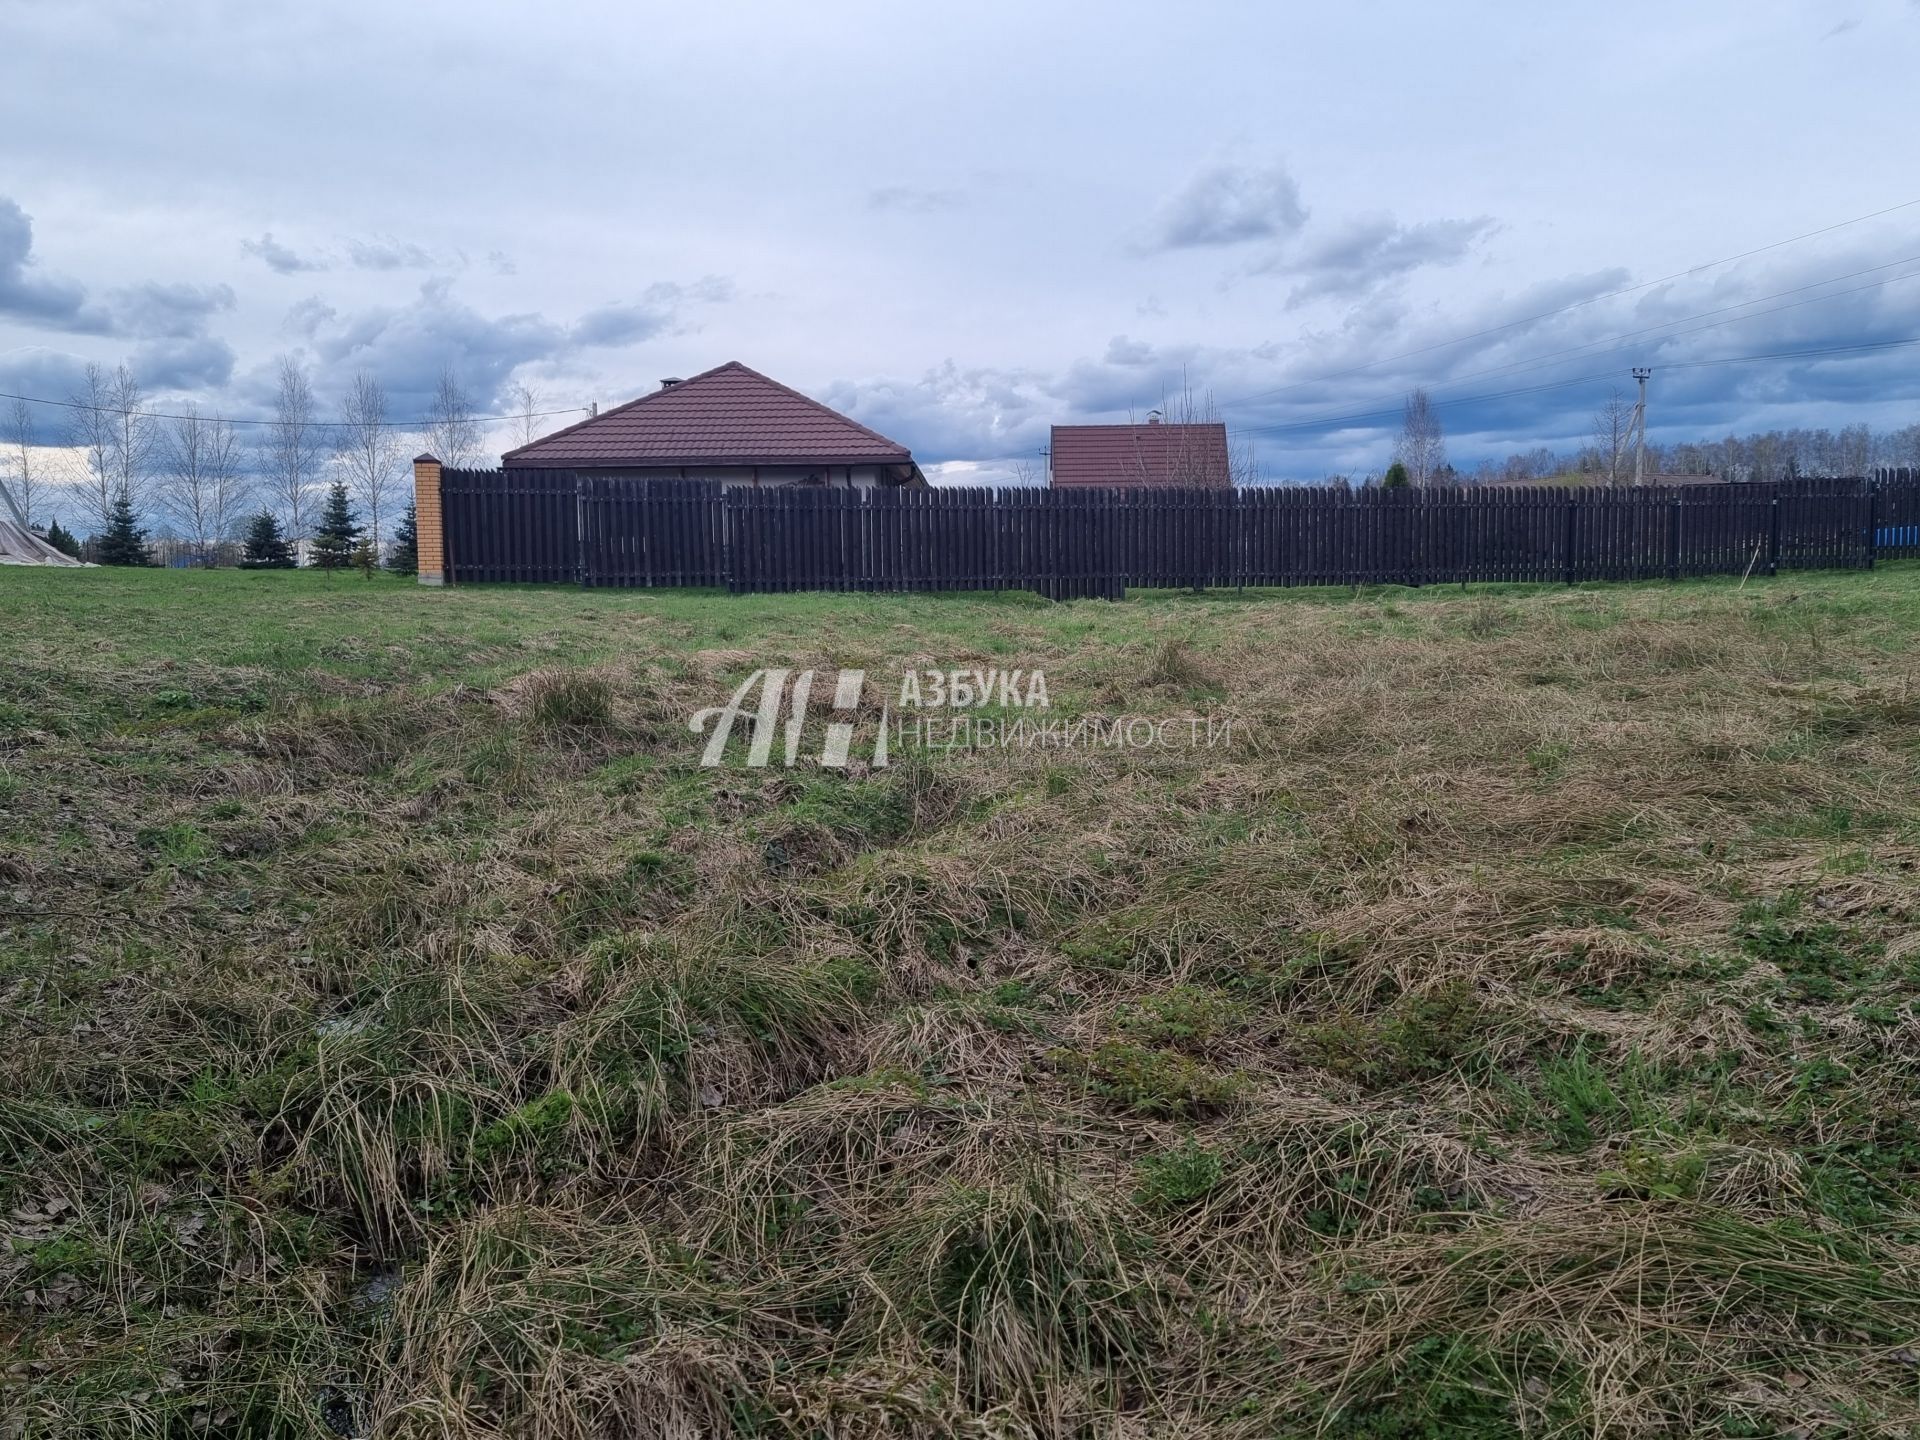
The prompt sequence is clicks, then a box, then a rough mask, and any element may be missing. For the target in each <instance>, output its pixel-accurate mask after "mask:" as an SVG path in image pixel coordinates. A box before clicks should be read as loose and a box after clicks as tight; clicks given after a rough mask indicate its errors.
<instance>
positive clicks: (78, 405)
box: [67, 364, 158, 528]
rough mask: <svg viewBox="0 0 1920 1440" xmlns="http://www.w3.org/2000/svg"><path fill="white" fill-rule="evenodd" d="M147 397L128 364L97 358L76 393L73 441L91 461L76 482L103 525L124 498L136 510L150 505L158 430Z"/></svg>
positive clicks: (70, 441)
mask: <svg viewBox="0 0 1920 1440" xmlns="http://www.w3.org/2000/svg"><path fill="white" fill-rule="evenodd" d="M141 399H142V396H141V394H140V385H139V382H138V381H136V380H135V379H134V378H133V372H132V371H131V370H129V369H127V367H126V366H124V365H122V366H120V367H119V368H118V369H116V370H114V371H112V372H111V373H109V372H108V370H107V369H106V367H105V366H102V365H95V364H89V365H88V366H87V368H86V371H85V378H84V379H83V381H82V386H81V389H80V390H79V392H78V393H76V394H75V395H73V396H72V397H71V400H72V404H73V418H72V419H71V420H70V421H69V422H68V426H67V444H68V445H70V446H71V447H72V448H74V449H76V450H78V451H80V456H81V462H82V464H84V465H85V467H86V475H85V477H84V478H83V479H82V480H80V481H79V482H78V483H77V484H76V486H75V488H76V489H77V490H79V492H80V495H81V498H82V499H83V500H84V501H85V503H86V506H87V509H89V510H90V511H92V512H93V514H94V515H95V517H96V518H97V519H98V520H99V522H100V524H101V526H102V527H103V528H104V527H105V526H106V524H107V522H108V520H109V519H110V518H111V517H112V514H113V507H114V505H115V504H116V503H118V502H119V501H120V500H123V499H124V500H125V501H126V502H127V503H128V504H129V505H130V506H132V507H133V511H134V513H135V514H136V515H139V514H141V513H142V512H143V510H144V509H145V501H146V498H147V497H146V484H147V479H148V477H149V475H150V474H151V471H152V466H153V456H154V449H155V446H156V444H157V442H158V436H157V435H156V433H155V431H154V428H153V426H154V422H153V419H152V417H151V416H149V415H147V414H146V413H145V412H144V411H142V410H141V408H140V402H141Z"/></svg>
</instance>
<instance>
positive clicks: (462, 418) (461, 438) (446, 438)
mask: <svg viewBox="0 0 1920 1440" xmlns="http://www.w3.org/2000/svg"><path fill="white" fill-rule="evenodd" d="M427 451H428V453H429V454H431V455H432V456H434V458H435V459H437V460H439V462H440V463H441V464H442V465H444V466H446V467H447V468H448V469H449V470H469V469H472V468H473V463H474V462H475V461H476V460H478V459H479V458H480V422H479V421H478V420H476V419H474V416H473V401H472V400H470V399H469V398H468V396H467V392H466V390H465V389H464V388H462V386H461V384H460V378H459V377H458V376H457V375H455V374H454V373H453V367H452V366H451V365H449V366H447V367H446V368H445V369H443V370H442V371H441V372H440V384H439V385H438V387H436V388H435V390H434V392H433V400H432V402H431V403H430V404H429V405H428V406H427Z"/></svg>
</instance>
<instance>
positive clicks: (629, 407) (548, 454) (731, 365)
mask: <svg viewBox="0 0 1920 1440" xmlns="http://www.w3.org/2000/svg"><path fill="white" fill-rule="evenodd" d="M912 461H913V455H912V453H911V452H910V451H908V449H907V448H906V446H904V445H897V444H895V443H894V442H893V441H891V440H889V439H887V437H886V436H884V435H880V434H877V433H875V432H874V431H872V430H869V429H868V428H867V427H866V426H864V425H862V424H860V423H859V422H857V421H854V420H849V419H848V418H847V417H846V416H844V415H842V414H840V412H839V411H837V410H829V409H828V408H827V407H826V406H825V405H822V404H821V403H820V402H819V401H818V400H809V399H808V398H807V397H806V396H805V395H802V394H801V393H800V392H799V391H798V390H789V389H788V388H787V387H786V386H785V385H782V384H781V383H780V382H779V381H777V380H769V379H768V378H767V377H766V376H765V375H762V374H761V373H760V372H759V371H757V370H749V369H748V368H747V367H746V366H745V365H742V364H741V363H740V362H739V361H738V360H729V361H728V362H727V363H726V364H724V365H720V366H717V367H715V368H714V369H712V370H706V371H703V372H701V373H700V374H698V375H694V376H691V377H689V378H688V379H685V380H682V381H681V382H680V383H679V384H677V385H671V386H668V387H667V388H666V389H663V390H656V391H654V392H653V393H652V394H651V395H642V396H641V397H640V398H639V399H638V400H629V401H628V402H627V403H626V404H625V405H617V406H615V407H614V408H613V409H611V410H608V411H606V412H604V413H603V414H600V415H596V416H594V417H593V418H592V419H591V420H583V421H581V422H580V423H579V424H578V425H569V426H568V427H567V428H566V429H564V430H556V431H554V432H553V434H551V435H543V436H541V437H540V438H539V439H538V440H535V441H534V442H533V443H532V444H531V445H522V446H521V447H520V448H519V449H517V450H509V451H508V452H507V453H506V454H505V455H503V456H501V457H500V463H501V464H502V465H505V466H514V467H518V466H547V467H551V468H554V469H577V468H581V467H593V466H608V467H612V466H664V465H865V464H883V465H885V464H891V465H907V464H911V463H912Z"/></svg>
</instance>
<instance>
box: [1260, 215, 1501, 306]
mask: <svg viewBox="0 0 1920 1440" xmlns="http://www.w3.org/2000/svg"><path fill="white" fill-rule="evenodd" d="M1497 228H1498V227H1497V225H1496V224H1495V222H1494V221H1493V219H1492V217H1490V216H1486V215H1481V216H1477V217H1475V218H1472V219H1466V220H1428V221H1423V222H1421V223H1420V224H1416V225H1402V224H1400V223H1399V222H1398V221H1396V220H1395V219H1393V218H1392V217H1391V216H1387V215H1380V216H1372V217H1368V218H1365V219H1360V220H1354V221H1350V222H1348V223H1347V224H1345V225H1343V226H1341V227H1340V228H1338V229H1337V230H1335V231H1333V232H1332V233H1331V234H1329V235H1327V236H1326V237H1325V238H1323V239H1320V240H1316V241H1314V242H1312V243H1310V244H1309V245H1307V246H1306V247H1304V248H1303V249H1301V250H1300V251H1298V252H1297V253H1292V254H1289V255H1286V256H1284V257H1276V258H1275V259H1273V260H1270V261H1267V262H1264V263H1263V264H1261V265H1259V266H1256V267H1255V269H1254V273H1259V274H1265V273H1280V274H1286V275H1297V276H1301V277H1304V278H1302V280H1301V282H1300V283H1299V284H1298V285H1296V286H1295V287H1294V288H1293V291H1292V292H1291V293H1290V294H1289V295H1288V296H1287V304H1288V305H1289V306H1299V305H1305V304H1309V303H1311V302H1312V301H1315V300H1325V299H1340V298H1346V297H1351V296H1357V295H1364V294H1367V293H1368V292H1370V291H1373V290H1375V289H1377V288H1378V287H1380V286H1382V285H1385V284H1387V283H1389V282H1391V281H1393V280H1397V279H1399V278H1400V277H1401V276H1403V275H1406V274H1409V273H1410V272H1412V271H1414V270H1419V269H1422V268H1424V267H1426V266H1429V265H1451V264H1453V263H1455V262H1456V261H1458V260H1461V259H1463V258H1464V257H1465V256H1466V255H1467V253H1468V252H1469V251H1470V250H1472V249H1473V247H1474V246H1475V245H1476V244H1477V243H1479V242H1480V241H1481V240H1483V239H1485V238H1486V236H1488V235H1489V234H1491V233H1492V232H1493V231H1494V230H1495V229H1497Z"/></svg>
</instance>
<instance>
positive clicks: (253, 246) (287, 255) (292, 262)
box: [240, 231, 327, 275]
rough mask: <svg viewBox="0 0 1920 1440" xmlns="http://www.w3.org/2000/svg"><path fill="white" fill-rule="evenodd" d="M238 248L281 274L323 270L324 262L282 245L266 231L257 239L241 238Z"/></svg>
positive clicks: (270, 232) (271, 233) (324, 267)
mask: <svg viewBox="0 0 1920 1440" xmlns="http://www.w3.org/2000/svg"><path fill="white" fill-rule="evenodd" d="M240 248H241V249H242V250H244V251H246V252H247V253H248V254H249V255H252V256H254V257H256V258H257V259H259V260H262V261H264V262H265V263H266V266H267V268H268V269H269V270H272V271H275V272H277V273H278V274H281V275H295V274H298V273H299V272H301V271H303V270H325V269H326V268H327V266H326V262H324V261H322V260H317V259H313V258H311V257H309V256H306V255H302V254H300V253H299V252H298V251H296V250H293V249H290V248H289V247H287V246H285V245H282V244H281V243H280V242H279V241H278V240H276V239H274V238H273V232H272V231H268V232H267V233H266V234H264V235H262V236H261V237H260V238H259V239H258V240H242V241H241V242H240Z"/></svg>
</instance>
